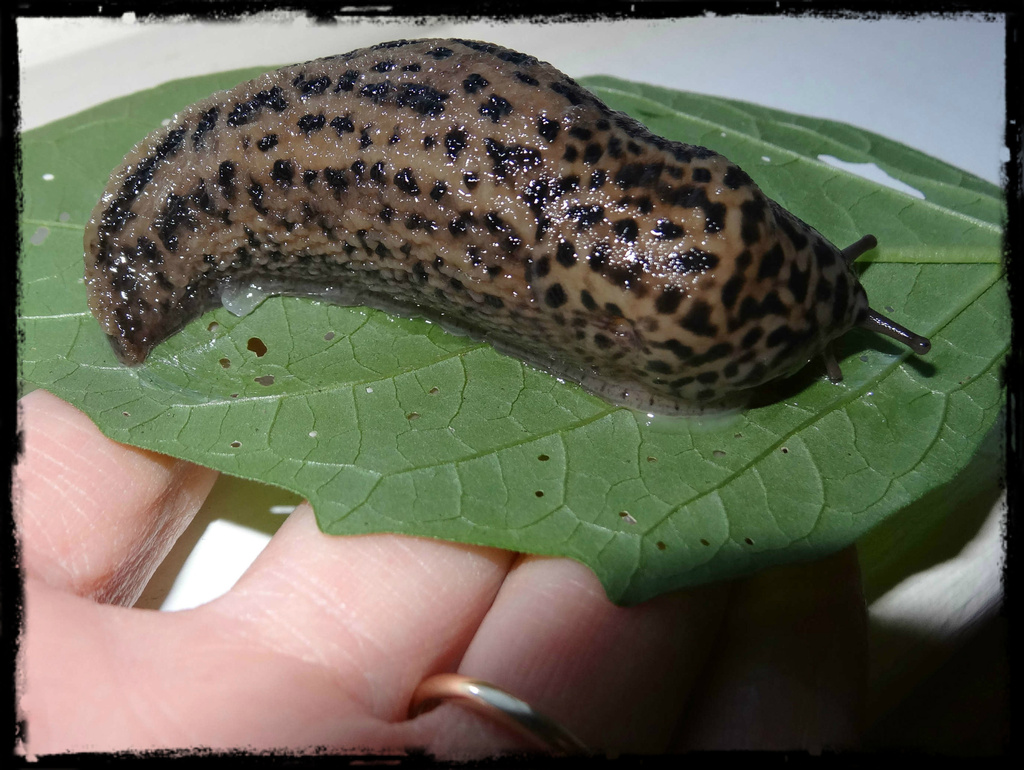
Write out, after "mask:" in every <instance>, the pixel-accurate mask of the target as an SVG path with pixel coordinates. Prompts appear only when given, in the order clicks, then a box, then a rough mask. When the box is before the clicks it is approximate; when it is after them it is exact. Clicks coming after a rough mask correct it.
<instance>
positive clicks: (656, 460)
mask: <svg viewBox="0 0 1024 770" xmlns="http://www.w3.org/2000/svg"><path fill="white" fill-rule="evenodd" d="M647 462H649V463H656V462H658V458H657V457H648V458H647Z"/></svg>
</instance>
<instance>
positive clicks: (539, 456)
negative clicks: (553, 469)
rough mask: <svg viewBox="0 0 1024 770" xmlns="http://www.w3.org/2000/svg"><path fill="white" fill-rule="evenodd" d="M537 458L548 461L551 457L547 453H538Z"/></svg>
mask: <svg viewBox="0 0 1024 770" xmlns="http://www.w3.org/2000/svg"><path fill="white" fill-rule="evenodd" d="M537 459H538V460H540V461H541V462H542V463H546V462H547V461H548V460H550V459H551V458H550V457H548V456H547V455H537Z"/></svg>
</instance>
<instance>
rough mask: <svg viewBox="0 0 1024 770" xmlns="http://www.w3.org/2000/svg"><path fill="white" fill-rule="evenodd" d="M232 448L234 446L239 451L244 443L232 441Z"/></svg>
mask: <svg viewBox="0 0 1024 770" xmlns="http://www.w3.org/2000/svg"><path fill="white" fill-rule="evenodd" d="M231 446H233V447H234V448H235V449H238V447H240V446H242V442H241V441H232V442H231Z"/></svg>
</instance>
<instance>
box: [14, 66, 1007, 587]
mask: <svg viewBox="0 0 1024 770" xmlns="http://www.w3.org/2000/svg"><path fill="white" fill-rule="evenodd" d="M256 72H257V71H256V70H249V71H243V72H231V73H222V74H219V75H215V76H210V77H203V78H194V79H190V80H182V81H176V82H173V83H170V84H167V85H165V86H161V87H159V88H156V89H153V90H150V91H145V92H142V93H138V94H134V95H132V96H129V97H126V98H123V99H118V100H115V101H112V102H109V103H107V104H103V105H100V106H98V107H95V108H93V109H91V110H88V111H86V112H83V113H81V114H79V115H76V116H74V117H71V118H67V119H65V120H61V121H58V122H56V123H53V124H50V125H48V126H44V127H42V128H39V129H35V130H33V131H29V132H27V133H26V134H25V135H24V137H23V142H22V152H23V174H24V180H23V192H24V211H23V218H22V223H21V226H22V242H21V259H20V280H21V292H22V294H21V304H20V311H19V324H20V328H21V331H22V332H23V342H22V345H21V351H20V354H21V359H20V364H21V376H22V379H23V383H24V387H25V388H26V389H28V388H33V387H44V388H46V389H48V390H50V391H52V392H54V393H55V394H57V395H58V396H61V397H62V398H65V399H67V400H68V401H70V402H72V403H74V404H76V405H77V406H78V407H79V408H81V409H83V410H84V411H85V412H87V413H88V414H89V415H90V416H91V417H92V419H93V420H95V421H96V423H97V424H98V425H99V426H100V428H101V429H102V430H103V431H104V433H106V434H107V435H108V436H110V437H111V438H113V439H116V440H118V441H122V442H125V443H129V444H134V445H137V446H141V447H145V448H147V449H152V450H156V451H159V452H164V453H166V454H170V455H174V456H177V457H182V458H186V459H189V460H192V461H194V462H197V463H201V464H204V465H208V466H210V467H213V468H217V469H219V470H221V471H224V472H226V473H229V474H234V475H237V476H240V477H244V478H249V479H256V480H259V481H261V482H264V483H269V484H274V485H277V486H280V487H283V488H286V489H289V490H292V491H294V492H296V493H298V494H301V495H304V496H306V497H308V498H309V500H310V501H311V503H312V504H313V507H314V508H315V510H316V513H317V517H318V520H319V522H320V526H321V528H322V529H324V531H326V532H329V533H333V534H351V533H365V532H381V531H387V532H403V533H407V534H418V535H428V536H432V537H439V538H445V539H450V540H457V541H463V542H470V543H479V544H485V545H492V546H499V547H502V548H509V549H514V550H519V551H527V552H532V553H542V554H554V555H560V556H568V557H571V558H574V559H578V560H580V561H582V562H584V563H585V564H587V565H589V566H590V567H591V568H593V569H594V571H595V572H596V573H597V575H598V576H599V577H600V579H601V581H602V582H603V584H604V586H605V588H606V590H607V592H608V594H609V596H610V597H611V598H612V599H613V600H615V601H619V602H626V603H631V602H636V601H640V600H643V599H646V598H648V597H651V596H654V595H656V594H659V593H662V592H664V591H668V590H672V589H675V588H679V587H682V586H687V585H693V584H697V583H701V582H706V581H712V580H719V579H724V578H729V577H734V576H737V575H742V574H745V573H748V572H750V571H752V570H756V569H759V568H762V567H765V566H767V565H771V564H777V563H782V562H787V561H793V560H799V559H808V558H813V557H816V556H820V555H824V554H825V553H828V552H831V551H834V550H836V549H839V548H841V547H843V546H845V545H848V544H849V543H851V542H853V541H854V540H856V539H858V538H859V537H861V536H862V535H863V534H864V533H866V532H867V531H868V530H870V529H871V528H872V527H874V526H875V525H876V524H878V523H879V522H881V521H882V520H883V519H885V518H886V517H888V516H890V515H891V514H893V513H894V512H896V511H899V510H900V509H901V508H903V507H904V506H907V505H908V504H910V503H911V502H913V501H914V500H916V499H919V498H921V497H922V496H923V495H926V494H927V493H929V491H934V490H937V489H939V488H941V487H942V486H943V485H945V484H948V483H950V481H951V480H952V479H953V478H954V477H955V476H956V474H957V473H958V471H960V470H961V469H962V468H963V467H964V466H965V465H966V463H967V462H968V460H969V459H970V458H971V456H972V454H973V453H974V452H975V450H976V448H977V446H978V444H979V442H980V441H981V439H982V438H983V437H984V436H985V434H986V432H987V431H988V430H989V428H990V427H991V425H992V424H993V421H994V420H995V418H996V415H997V413H998V411H999V409H1000V406H1001V404H1002V402H1003V399H1004V393H1003V390H1002V386H1001V384H1000V381H999V369H1000V366H1001V362H1002V360H1003V358H1004V356H1005V355H1006V352H1007V350H1008V345H1009V310H1008V304H1007V296H1006V283H1005V278H1004V274H1003V267H1002V263H1001V222H1002V221H1003V217H1004V209H1003V203H1002V198H1001V195H1000V191H999V190H998V189H997V188H995V187H993V186H992V185H990V184H988V183H986V182H984V181H982V180H980V179H977V178H975V177H973V176H970V175H969V174H966V173H964V172H962V171H959V170H957V169H954V168H952V167H950V166H948V165H946V164H944V163H941V162H939V161H937V160H934V159H932V158H929V157H926V156H924V155H922V154H920V153H918V152H916V151H914V150H912V149H909V148H907V147H903V146H901V145H899V144H896V143H894V142H891V141H889V140H886V139H884V138H882V137H879V136H876V135H873V134H870V133H868V132H865V131H861V130H859V129H856V128H853V127H851V126H847V125H841V124H836V123H829V122H826V121H821V120H816V119H811V118H805V117H800V116H797V115H790V114H787V113H782V112H778V111H775V110H770V109H766V108H764V107H759V106H756V105H751V104H745V103H740V102H733V101H729V100H725V99H719V98H714V97H707V96H699V95H696V94H689V93H682V92H677V91H669V90H665V89H661V88H654V87H651V86H647V85H643V84H637V83H627V82H624V81H620V80H616V79H613V78H608V77H595V78H591V79H589V80H588V81H586V83H587V85H588V86H589V87H590V88H592V89H593V90H594V91H595V92H596V93H597V94H598V96H600V97H601V98H602V99H604V100H605V101H606V102H607V103H608V104H609V106H611V107H612V108H613V109H620V110H624V111H627V112H629V113H631V114H633V115H634V116H636V117H638V118H639V119H641V120H642V121H644V122H645V123H647V124H648V125H649V126H650V127H651V128H652V130H654V131H655V132H657V133H659V134H662V135H664V136H667V137H669V138H672V139H679V140H683V141H687V142H689V143H693V144H702V145H706V146H710V147H713V148H715V149H716V150H718V151H720V152H722V153H724V154H725V155H727V156H728V157H730V158H731V159H732V160H733V161H735V162H737V163H739V164H740V165H741V166H742V167H743V168H744V169H745V170H746V171H747V172H748V173H749V174H750V175H751V176H752V177H753V178H754V179H755V180H756V181H757V182H758V184H759V185H761V187H762V188H763V189H764V190H765V192H766V193H768V194H769V195H770V196H772V197H773V198H775V199H776V200H778V201H779V202H780V203H782V204H783V205H784V206H786V207H787V208H789V209H790V210H791V211H793V212H794V213H795V214H796V215H797V216H799V217H801V218H802V219H804V220H806V221H808V222H810V223H811V224H813V225H814V226H815V227H816V228H817V229H819V230H820V231H821V232H823V233H824V234H825V235H826V236H827V237H829V238H830V239H831V240H833V241H834V242H836V243H838V244H839V245H841V246H843V245H846V244H847V243H851V242H853V241H854V240H856V239H857V238H859V237H860V236H861V235H863V234H864V233H867V232H871V233H874V234H875V235H877V236H878V239H879V242H880V244H881V246H880V247H879V249H878V250H877V251H876V252H875V253H874V255H873V258H872V259H870V260H869V261H866V262H865V264H863V265H862V266H861V269H862V271H863V274H862V280H863V283H864V285H865V288H866V289H867V292H868V295H869V296H870V297H871V300H872V305H873V306H874V307H876V308H879V309H882V308H885V311H884V312H886V313H887V314H889V315H891V316H892V317H893V318H894V319H896V320H899V321H901V322H904V323H906V324H907V325H909V326H910V327H912V328H913V329H914V330H915V331H917V332H919V333H922V334H925V335H928V336H930V337H931V339H932V344H933V348H932V351H931V353H930V354H929V355H928V356H927V357H926V358H923V359H919V358H913V357H910V356H909V354H908V353H907V352H906V351H905V350H903V349H902V348H899V347H898V346H896V345H895V344H893V343H891V342H890V341H888V340H886V339H884V338H880V337H878V336H877V335H872V334H869V333H867V332H862V331H859V330H858V331H854V332H851V333H850V334H849V335H847V337H846V338H845V340H844V344H845V347H844V351H843V360H842V366H843V371H844V374H845V380H844V381H843V383H841V384H840V385H832V384H830V383H828V382H827V381H826V380H825V379H824V378H823V377H822V376H821V375H822V372H821V371H820V369H819V367H817V366H815V365H811V366H809V367H808V368H807V369H806V370H805V371H804V372H802V373H801V374H800V375H798V376H797V377H795V378H793V379H792V380H790V381H789V382H787V383H783V384H782V386H781V387H780V388H779V389H778V391H777V394H776V395H777V397H778V400H777V401H776V402H775V403H773V404H772V405H770V406H766V407H762V408H758V409H751V410H749V411H747V412H745V413H743V414H740V415H734V416H730V417H719V418H702V419H685V418H650V417H648V416H647V415H644V414H638V413H635V412H632V411H629V410H626V409H621V408H615V407H612V406H609V405H608V404H607V403H605V402H603V401H601V400H600V399H597V398H595V397H593V396H590V395H588V394H586V393H584V392H583V391H582V390H581V389H579V388H578V387H576V386H573V385H567V384H564V383H562V382H559V381H558V380H556V379H554V378H553V377H550V376H548V375H546V374H543V373H540V372H538V371H535V370H534V369H531V368H530V367H528V366H525V365H523V364H521V363H520V362H518V361H516V360H514V359H511V358H508V357H505V356H503V355H500V354H498V353H496V352H495V351H494V350H492V349H491V348H490V347H489V346H487V345H484V344H480V343H477V342H474V341H472V340H470V339H468V338H465V337H458V336H453V335H451V334H448V333H446V332H444V331H443V330H441V329H440V328H439V327H438V326H437V325H433V324H430V323H427V322H425V321H423V320H417V319H403V318H396V317H391V316H388V315H386V314H385V313H382V312H380V311H376V310H369V309H364V308H341V307H334V306H329V305H325V304H321V303H318V302H315V301H311V300H302V299H295V298H271V299H269V300H267V301H266V302H264V303H263V304H262V305H261V306H260V307H259V308H258V309H257V310H256V311H255V312H253V313H252V314H250V315H248V316H246V317H243V318H236V317H235V316H232V315H231V314H229V313H228V312H227V311H225V310H223V309H221V310H217V311H214V312H211V313H209V314H207V315H206V316H204V317H203V318H202V319H200V320H198V321H196V322H194V323H192V324H191V325H190V326H188V327H187V328H186V329H185V330H184V331H183V332H182V333H180V334H179V335H177V336H176V337H174V338H172V339H171V340H169V341H168V342H167V343H165V344H163V345H161V346H160V347H158V348H157V349H156V351H154V353H153V354H152V355H151V357H150V359H149V360H148V362H147V363H146V364H145V365H144V366H141V367H137V368H131V369H129V368H125V367H122V366H120V365H119V364H118V363H117V362H116V360H115V359H114V357H113V354H112V352H111V351H110V349H109V346H108V345H107V343H106V340H105V338H104V335H103V334H102V333H101V331H100V329H99V327H98V325H97V323H96V322H95V321H94V320H93V318H92V317H91V315H90V314H89V312H88V310H87V308H86V303H85V291H84V287H83V285H82V281H81V277H82V269H83V265H82V233H83V228H84V225H85V222H86V221H87V218H88V216H89V213H90V212H91V209H92V207H93V205H94V203H95V201H96V200H97V198H98V196H99V194H100V192H101V191H102V189H103V187H104V185H105V183H106V180H107V177H108V175H109V173H110V171H111V170H112V169H113V168H114V167H115V166H116V165H117V164H118V163H119V161H120V159H121V157H122V156H123V154H124V153H125V152H126V151H127V150H128V149H129V148H130V147H131V146H132V145H133V144H134V143H135V142H136V141H138V140H139V139H141V138H142V137H143V136H144V135H145V134H146V133H147V132H148V131H150V130H151V129H153V128H154V127H156V126H158V125H159V124H160V122H161V120H163V119H167V118H170V117H171V115H172V114H173V113H174V112H176V111H177V110H179V109H180V108H182V107H184V106H185V105H187V104H189V103H190V102H192V101H195V100H197V99H199V98H201V97H203V96H205V95H207V94H208V93H209V92H211V91H213V90H216V89H219V88H227V87H230V86H232V85H234V84H236V83H237V82H239V81H241V80H245V79H247V78H249V77H252V76H253V75H255V74H256ZM823 156H830V157H835V158H839V159H840V160H843V161H848V162H863V163H874V164H876V165H877V166H878V167H879V168H881V169H882V170H884V171H885V172H886V173H888V174H889V175H890V176H892V177H894V178H896V179H899V180H901V181H903V182H905V183H906V184H908V185H910V186H911V187H913V188H915V189H917V190H919V191H921V192H922V193H924V195H925V198H924V200H921V199H918V198H914V197H912V196H910V195H907V194H905V193H902V192H897V191H894V190H891V189H889V188H886V187H883V186H880V185H878V184H876V183H874V182H869V181H867V180H865V179H863V178H861V177H859V176H856V175H853V174H851V173H849V172H847V171H843V170H840V169H837V168H835V167H833V166H830V165H829V164H828V163H827V162H825V161H824V160H822V159H820V158H821V157H823ZM44 175H52V178H48V177H46V176H44ZM251 338H258V339H259V340H261V341H262V343H263V344H265V345H266V348H267V351H266V353H265V355H262V356H259V355H257V354H256V353H255V352H253V351H252V350H250V343H249V340H250V339H251ZM257 347H258V346H257Z"/></svg>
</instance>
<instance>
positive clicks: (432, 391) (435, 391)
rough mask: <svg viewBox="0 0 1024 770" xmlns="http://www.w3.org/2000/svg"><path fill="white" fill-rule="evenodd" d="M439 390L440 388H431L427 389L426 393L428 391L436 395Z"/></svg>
mask: <svg viewBox="0 0 1024 770" xmlns="http://www.w3.org/2000/svg"><path fill="white" fill-rule="evenodd" d="M440 392H441V389H440V388H431V389H430V390H428V391H427V393H429V394H430V395H432V396H436V395H437V394H438V393H440Z"/></svg>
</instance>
